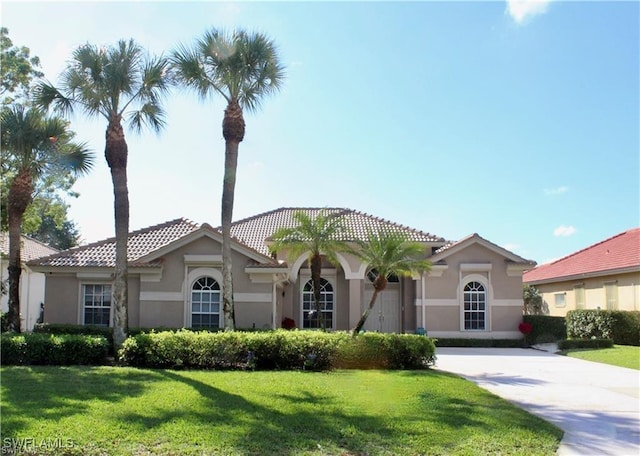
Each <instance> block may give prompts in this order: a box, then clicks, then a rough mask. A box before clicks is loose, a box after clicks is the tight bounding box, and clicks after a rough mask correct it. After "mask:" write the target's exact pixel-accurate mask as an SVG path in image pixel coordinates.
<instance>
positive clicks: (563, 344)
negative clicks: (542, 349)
mask: <svg viewBox="0 0 640 456" xmlns="http://www.w3.org/2000/svg"><path fill="white" fill-rule="evenodd" d="M611 347H613V340H611V339H565V340H561V341H559V342H558V349H559V350H572V349H575V348H611Z"/></svg>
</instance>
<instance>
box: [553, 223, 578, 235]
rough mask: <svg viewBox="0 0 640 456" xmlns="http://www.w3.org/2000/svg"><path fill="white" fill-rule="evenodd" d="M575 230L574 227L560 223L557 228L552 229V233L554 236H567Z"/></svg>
mask: <svg viewBox="0 0 640 456" xmlns="http://www.w3.org/2000/svg"><path fill="white" fill-rule="evenodd" d="M576 231H577V230H576V229H575V227H573V226H571V225H569V226H565V225H560V226H559V227H558V228H556V229H555V230H553V235H554V236H562V237H567V236H571V235H572V234H573V233H575V232H576Z"/></svg>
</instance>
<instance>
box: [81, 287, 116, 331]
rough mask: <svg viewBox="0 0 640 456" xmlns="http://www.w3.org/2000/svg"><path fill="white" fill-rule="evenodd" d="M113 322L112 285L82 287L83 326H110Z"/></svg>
mask: <svg viewBox="0 0 640 456" xmlns="http://www.w3.org/2000/svg"><path fill="white" fill-rule="evenodd" d="M110 322H111V284H105V283H86V284H83V285H82V324H83V325H96V326H109V324H110Z"/></svg>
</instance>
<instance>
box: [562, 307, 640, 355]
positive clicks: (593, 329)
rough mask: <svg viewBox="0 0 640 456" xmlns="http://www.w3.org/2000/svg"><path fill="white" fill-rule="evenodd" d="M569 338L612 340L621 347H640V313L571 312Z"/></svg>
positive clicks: (569, 313) (568, 325)
mask: <svg viewBox="0 0 640 456" xmlns="http://www.w3.org/2000/svg"><path fill="white" fill-rule="evenodd" d="M567 336H568V337H569V338H573V339H592V338H596V339H612V340H613V342H614V343H615V344H619V345H636V346H637V345H640V312H638V311H621V310H592V309H589V310H571V311H569V312H567Z"/></svg>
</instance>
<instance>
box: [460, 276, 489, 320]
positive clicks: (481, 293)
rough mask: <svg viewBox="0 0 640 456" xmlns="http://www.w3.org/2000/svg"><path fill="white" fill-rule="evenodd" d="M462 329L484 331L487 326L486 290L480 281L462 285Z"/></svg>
mask: <svg viewBox="0 0 640 456" xmlns="http://www.w3.org/2000/svg"><path fill="white" fill-rule="evenodd" d="M463 299H464V329H465V330H471V331H473V330H477V331H484V330H485V329H486V327H487V325H486V321H487V291H486V290H485V288H484V285H482V284H481V283H480V282H475V281H474V282H469V283H467V284H466V285H465V286H464V297H463Z"/></svg>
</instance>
